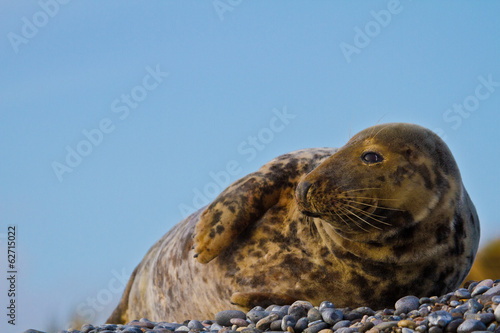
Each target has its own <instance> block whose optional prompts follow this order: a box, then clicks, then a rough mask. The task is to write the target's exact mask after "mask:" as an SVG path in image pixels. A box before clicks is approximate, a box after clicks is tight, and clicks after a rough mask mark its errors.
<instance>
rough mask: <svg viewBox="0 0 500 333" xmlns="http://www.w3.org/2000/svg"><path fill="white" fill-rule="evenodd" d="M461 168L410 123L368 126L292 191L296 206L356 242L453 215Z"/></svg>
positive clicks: (433, 139) (444, 149) (443, 148)
mask: <svg viewBox="0 0 500 333" xmlns="http://www.w3.org/2000/svg"><path fill="white" fill-rule="evenodd" d="M461 186H462V185H461V178H460V172H459V170H458V167H457V165H456V162H455V160H454V158H453V156H452V154H451V152H450V150H449V149H448V147H447V146H446V144H445V143H444V142H443V140H441V138H440V137H439V136H437V135H436V134H435V133H433V132H432V131H430V130H428V129H426V128H423V127H420V126H418V125H413V124H405V123H390V124H382V125H377V126H373V127H370V128H367V129H365V130H363V131H361V132H360V133H358V134H356V135H355V136H354V137H352V138H351V140H349V142H347V144H346V145H345V146H344V147H342V148H341V149H339V151H338V152H336V153H335V154H333V155H332V156H330V157H329V158H328V159H326V160H325V161H324V162H322V163H321V164H320V165H318V166H317V167H316V168H315V169H313V170H312V171H311V172H310V173H308V174H307V175H305V177H304V178H303V179H302V180H301V182H300V183H299V184H298V186H297V189H296V193H295V196H296V201H297V204H298V208H299V210H300V211H301V212H302V213H304V214H305V215H308V216H313V217H319V218H321V219H322V220H325V221H327V222H329V224H331V225H332V227H333V228H334V229H335V231H336V232H337V233H338V234H340V235H343V236H345V237H348V238H350V239H356V240H359V241H373V240H376V239H377V238H379V235H380V234H381V233H384V234H385V235H387V233H388V232H390V231H394V232H397V230H398V228H402V227H405V228H407V227H408V226H409V225H411V224H415V223H418V222H420V221H422V220H425V219H428V218H429V217H430V216H431V215H432V216H434V217H436V216H437V215H439V214H441V215H443V216H446V217H448V216H453V214H454V213H455V207H456V205H455V204H456V202H457V200H459V198H457V195H456V194H457V193H459V192H461Z"/></svg>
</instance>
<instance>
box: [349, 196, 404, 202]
mask: <svg viewBox="0 0 500 333" xmlns="http://www.w3.org/2000/svg"><path fill="white" fill-rule="evenodd" d="M356 199H373V198H370V197H358V196H356ZM377 200H386V201H387V200H389V201H398V200H401V199H380V198H377Z"/></svg>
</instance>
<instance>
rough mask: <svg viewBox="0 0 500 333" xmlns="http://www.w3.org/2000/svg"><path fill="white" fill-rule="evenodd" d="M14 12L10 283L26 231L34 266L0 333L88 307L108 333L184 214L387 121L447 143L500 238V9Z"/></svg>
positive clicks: (8, 12) (360, 4) (95, 4)
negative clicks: (289, 155)
mask: <svg viewBox="0 0 500 333" xmlns="http://www.w3.org/2000/svg"><path fill="white" fill-rule="evenodd" d="M0 9H1V10H0V37H1V38H0V110H1V113H0V133H1V134H0V135H1V140H0V153H1V155H0V156H2V163H1V164H0V242H1V244H0V263H1V266H0V267H2V270H3V271H2V272H1V275H2V276H3V275H7V273H6V269H5V267H6V264H7V244H6V238H5V237H6V234H7V228H8V226H9V225H15V226H16V227H17V246H16V251H17V258H16V265H17V267H16V268H17V270H18V274H17V287H16V288H17V290H16V292H17V295H16V296H17V297H16V306H17V307H16V311H17V313H16V314H17V317H16V326H15V327H12V326H11V325H8V324H7V319H8V318H7V319H6V316H5V315H4V314H2V316H1V318H2V320H1V322H0V327H1V329H0V330H1V331H2V332H20V331H23V330H25V329H27V328H37V329H47V328H48V327H49V326H50V325H51V323H57V325H58V326H57V328H59V329H62V328H67V325H68V320H69V318H70V316H71V314H72V313H74V312H75V311H76V312H79V313H80V314H81V315H82V316H83V317H85V318H87V319H89V320H91V321H92V322H95V323H100V322H103V321H104V320H105V319H106V317H107V316H108V315H109V314H110V312H111V309H112V308H113V307H114V306H115V305H116V303H117V302H118V300H119V299H120V297H121V292H122V290H123V288H124V283H125V282H126V280H128V277H129V275H130V273H131V272H132V270H133V269H134V267H135V266H136V265H137V264H138V263H139V262H140V260H141V259H142V257H143V256H144V254H145V253H146V252H147V250H148V249H149V247H150V246H152V245H153V244H154V242H155V241H156V240H158V239H159V238H160V237H161V236H162V235H163V234H164V233H166V232H167V231H168V230H169V229H170V228H171V227H172V226H173V225H174V224H175V223H177V222H178V221H180V220H181V219H182V218H183V216H184V215H185V214H186V212H187V211H189V210H190V209H195V208H198V207H199V206H200V205H201V204H203V202H204V201H207V200H211V199H213V198H214V196H215V195H216V193H217V192H218V191H220V190H221V188H222V187H224V186H225V185H226V184H228V183H229V182H232V181H235V180H236V179H238V178H240V177H242V176H244V175H245V174H247V173H249V172H252V171H255V170H256V169H257V168H259V167H260V166H261V165H262V164H264V163H266V161H268V160H270V159H272V158H273V157H276V156H278V155H279V154H282V153H286V152H289V151H293V150H297V149H301V148H308V147H324V146H328V147H338V146H341V145H343V144H344V143H345V142H346V141H347V140H348V138H349V136H350V135H351V134H354V133H356V132H358V131H360V130H362V129H364V128H366V127H368V126H371V125H374V124H376V123H379V122H382V123H383V122H412V123H417V124H420V125H422V126H425V127H428V128H430V129H432V130H435V131H437V132H439V133H440V135H442V136H443V137H444V138H445V140H446V142H447V143H448V145H449V146H450V148H451V150H452V152H453V153H454V155H455V158H456V160H457V162H458V164H459V167H460V169H461V172H462V177H463V180H464V183H465V185H466V188H467V189H468V191H469V194H470V195H471V197H472V199H473V201H474V203H475V205H476V208H477V210H478V213H479V217H480V219H481V224H482V244H484V242H485V241H487V240H491V239H493V238H494V237H499V236H500V231H498V228H497V227H496V226H497V223H498V214H497V213H496V208H497V207H498V206H497V205H498V203H499V199H500V195H499V193H498V188H500V176H499V173H498V165H499V164H500V154H499V151H498V142H500V134H499V132H500V131H498V126H499V125H500V121H499V120H500V66H499V64H500V43H499V41H500V21H499V20H498V13H499V12H500V3H499V2H495V1H479V2H478V1H474V2H473V1H461V2H455V1H440V2H431V1H421V2H417V1H413V2H412V1H409V0H407V1H403V0H401V1H400V2H397V1H392V0H391V1H371V2H368V1H356V2H348V1H330V2H327V1H315V2H306V1H287V2H286V3H285V2H283V1H274V2H269V1H236V0H233V1H229V0H221V1H217V0H216V1H168V2H167V1H148V2H139V1H120V2H119V1H109V2H102V1H101V2H99V1H75V0H73V1H67V0H65V1H62V0H60V2H56V0H41V1H39V2H36V1H24V2H21V3H18V2H5V1H4V2H2V3H1V4H0ZM88 137H90V139H89V138H88ZM75 154H78V156H79V157H78V156H75ZM68 156H69V157H68ZM0 281H1V282H0V283H1V287H2V288H1V290H2V291H1V295H0V308H2V309H5V308H6V306H7V302H9V298H8V296H7V295H6V292H5V290H6V288H4V287H8V285H7V282H6V279H4V278H2V279H0ZM4 312H5V310H4Z"/></svg>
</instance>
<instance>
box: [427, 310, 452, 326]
mask: <svg viewBox="0 0 500 333" xmlns="http://www.w3.org/2000/svg"><path fill="white" fill-rule="evenodd" d="M452 320H453V316H452V315H451V314H450V313H449V312H446V311H443V310H441V311H436V312H432V313H431V314H430V315H429V323H430V324H431V325H433V326H440V327H445V326H446V325H447V324H448V323H449V322H450V321H452Z"/></svg>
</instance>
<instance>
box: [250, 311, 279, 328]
mask: <svg viewBox="0 0 500 333" xmlns="http://www.w3.org/2000/svg"><path fill="white" fill-rule="evenodd" d="M277 319H279V315H278V314H277V313H271V314H270V315H269V316H267V317H264V318H262V319H261V320H259V321H258V322H257V324H255V328H257V329H258V330H262V331H265V330H267V329H268V328H269V327H270V326H271V323H272V322H273V321H275V320H277Z"/></svg>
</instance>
